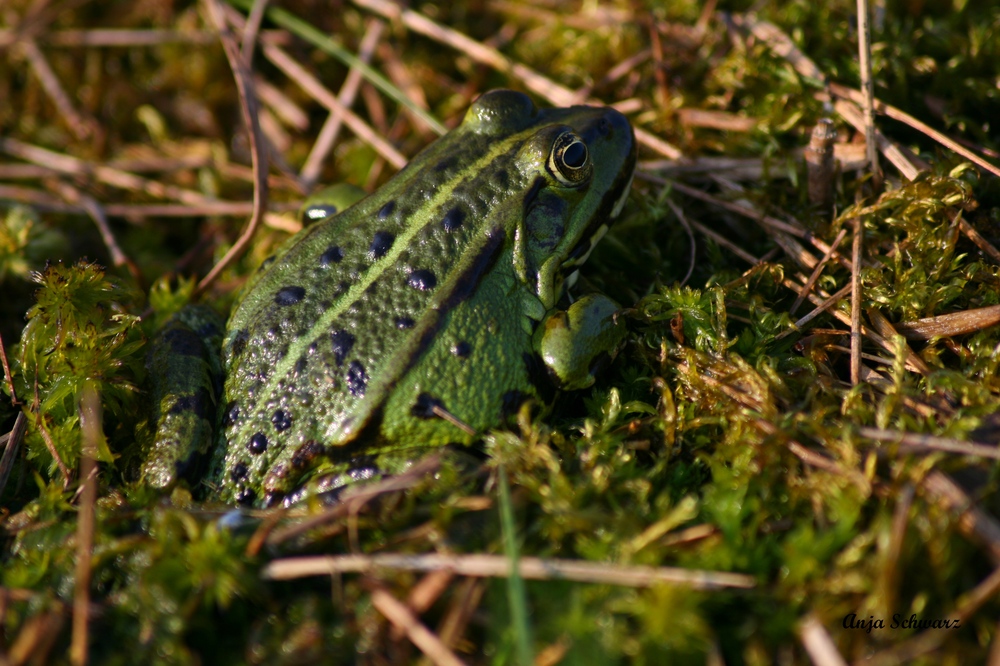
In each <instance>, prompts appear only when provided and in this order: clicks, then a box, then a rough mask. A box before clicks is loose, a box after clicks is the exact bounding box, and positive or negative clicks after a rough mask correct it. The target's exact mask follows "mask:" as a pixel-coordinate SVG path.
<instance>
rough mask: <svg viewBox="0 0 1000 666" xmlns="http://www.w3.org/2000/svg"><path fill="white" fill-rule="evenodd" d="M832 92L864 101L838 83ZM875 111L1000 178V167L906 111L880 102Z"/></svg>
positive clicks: (831, 85) (876, 104)
mask: <svg viewBox="0 0 1000 666" xmlns="http://www.w3.org/2000/svg"><path fill="white" fill-rule="evenodd" d="M830 92H832V93H833V94H834V95H837V96H838V97H842V98H844V99H849V100H851V101H853V102H855V103H856V104H859V103H861V99H862V94H861V92H859V91H857V90H854V89H852V88H848V87H847V86H843V85H840V84H838V83H831V84H830ZM875 110H876V111H878V112H879V113H884V114H885V115H886V116H888V117H890V118H892V119H893V120H898V121H899V122H901V123H906V124H907V125H909V126H910V127H912V128H913V129H915V130H917V131H919V132H922V133H923V134H926V135H927V136H929V137H930V138H932V139H934V140H935V141H937V142H938V143H940V144H941V145H942V146H945V147H947V148H948V149H950V150H953V151H955V152H956V153H958V154H959V155H961V156H962V157H964V158H965V159H967V160H969V161H970V162H972V163H974V164H976V165H977V166H980V167H982V168H984V169H986V170H987V171H989V172H990V173H992V174H993V175H994V176H1000V167H997V166H996V165H994V164H992V163H990V162H988V161H986V160H984V159H983V158H982V157H980V156H979V155H977V154H975V153H974V152H972V151H971V150H969V149H967V148H965V147H964V146H962V145H961V144H959V143H957V142H956V141H955V140H954V139H951V138H950V137H948V136H946V135H944V134H942V133H941V132H938V131H937V130H936V129H934V128H933V127H931V126H930V125H928V124H926V123H923V122H921V121H919V120H917V119H916V118H914V117H913V116H911V115H910V114H908V113H905V112H904V111H901V110H900V109H897V108H896V107H894V106H890V105H889V104H886V103H885V102H881V101H879V100H875Z"/></svg>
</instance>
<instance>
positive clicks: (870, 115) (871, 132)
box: [851, 0, 882, 372]
mask: <svg viewBox="0 0 1000 666" xmlns="http://www.w3.org/2000/svg"><path fill="white" fill-rule="evenodd" d="M857 17H858V61H859V62H858V68H859V69H860V71H861V89H862V90H863V91H864V99H863V100H862V102H861V109H862V110H863V111H864V114H865V136H866V137H868V164H869V168H870V169H871V173H872V178H873V179H874V186H875V191H876V192H877V191H878V190H880V189H881V186H882V170H881V169H879V166H878V149H877V146H876V142H875V140H874V138H875V104H874V99H875V82H874V80H873V79H872V47H871V41H872V28H871V21H870V20H869V14H868V0H858V13H857ZM851 367H852V372H853V367H854V366H853V365H852V366H851Z"/></svg>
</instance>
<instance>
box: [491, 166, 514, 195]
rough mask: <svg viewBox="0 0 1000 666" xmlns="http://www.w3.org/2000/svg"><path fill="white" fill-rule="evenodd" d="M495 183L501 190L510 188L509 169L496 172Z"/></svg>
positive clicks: (494, 175) (494, 174) (494, 173)
mask: <svg viewBox="0 0 1000 666" xmlns="http://www.w3.org/2000/svg"><path fill="white" fill-rule="evenodd" d="M493 181H494V182H495V183H496V185H497V187H499V188H500V189H501V190H506V189H507V188H508V187H510V175H509V174H508V173H507V169H497V170H496V171H494V172H493Z"/></svg>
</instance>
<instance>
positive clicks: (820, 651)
mask: <svg viewBox="0 0 1000 666" xmlns="http://www.w3.org/2000/svg"><path fill="white" fill-rule="evenodd" d="M799 637H800V638H801V639H802V646H803V647H804V648H805V649H806V652H808V653H809V657H810V659H812V663H813V664H815V665H816V666H847V662H846V661H844V658H843V657H842V656H841V655H840V652H838V651H837V646H836V645H835V644H834V642H833V639H832V638H830V633H829V632H828V631H827V630H826V628H825V627H824V626H823V623H822V622H820V620H819V618H818V617H816V616H815V615H813V614H812V613H810V614H809V615H807V616H806V617H805V619H804V620H803V621H802V624H800V625H799Z"/></svg>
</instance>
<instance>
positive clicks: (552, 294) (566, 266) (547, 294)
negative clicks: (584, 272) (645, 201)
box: [538, 171, 635, 310]
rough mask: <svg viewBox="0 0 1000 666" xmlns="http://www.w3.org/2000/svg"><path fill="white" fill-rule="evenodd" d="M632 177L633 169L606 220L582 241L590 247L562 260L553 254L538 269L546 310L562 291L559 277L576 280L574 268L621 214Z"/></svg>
mask: <svg viewBox="0 0 1000 666" xmlns="http://www.w3.org/2000/svg"><path fill="white" fill-rule="evenodd" d="M634 179H635V172H634V171H633V172H632V173H631V174H630V175H629V178H628V183H627V184H626V185H625V187H624V188H622V192H621V194H620V195H619V196H618V200H617V201H615V204H614V206H612V207H611V212H610V213H608V219H607V221H606V222H603V223H601V224H600V226H598V227H597V228H596V229H594V233H592V234H591V235H590V238H589V239H585V240H584V241H583V242H585V243H586V242H589V243H590V247H588V248H587V250H586V252H583V253H582V254H581V255H580V256H579V257H576V258H573V259H567V260H563V259H562V257H560V256H553V257H551V258H549V259H548V260H547V261H546V262H545V263H544V264H542V267H541V268H540V269H539V270H538V298H539V299H540V300H541V301H542V303H543V304H544V305H545V308H546V309H547V310H548V309H551V308H553V307H555V303H556V301H557V300H558V298H559V296H560V295H561V293H562V288H563V285H564V284H565V281H564V280H563V279H561V276H563V275H567V274H569V275H571V276H572V277H571V278H567V279H566V281H569V282H570V283H571V284H572V283H573V282H575V281H576V277H577V270H576V269H578V268H579V267H580V266H582V265H583V264H584V262H586V261H587V258H588V257H590V253H591V252H593V251H594V248H595V247H597V244H598V243H599V242H601V239H602V238H604V235H605V234H607V233H608V229H609V228H610V227H611V224H610V223H611V222H613V221H614V220H616V219H617V218H618V216H619V215H620V214H621V212H622V209H624V208H625V202H626V201H628V195H629V193H630V192H631V191H632V181H633V180H634ZM571 254H572V253H571Z"/></svg>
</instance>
